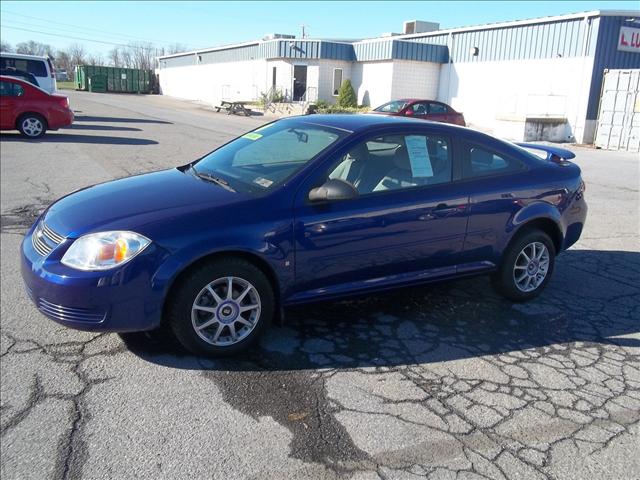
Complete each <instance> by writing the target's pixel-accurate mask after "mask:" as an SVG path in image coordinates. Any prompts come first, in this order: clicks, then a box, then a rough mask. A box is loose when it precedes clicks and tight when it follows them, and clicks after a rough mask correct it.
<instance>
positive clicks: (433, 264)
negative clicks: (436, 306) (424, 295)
mask: <svg viewBox="0 0 640 480" xmlns="http://www.w3.org/2000/svg"><path fill="white" fill-rule="evenodd" d="M452 143H453V142H452V140H451V139H450V138H448V137H443V136H440V135H435V134H431V133H429V131H428V130H423V129H420V130H415V129H414V130H413V131H411V130H409V131H407V129H406V128H405V130H404V131H403V132H390V133H385V134H383V135H373V136H370V137H367V138H363V139H361V140H360V141H356V142H354V143H352V144H351V145H350V146H348V147H347V148H345V150H344V151H342V152H340V153H338V154H337V155H336V156H335V157H334V158H333V159H332V161H331V162H330V163H329V164H325V166H323V167H321V168H319V171H317V174H316V175H312V176H311V178H310V179H308V180H307V182H305V183H304V184H303V185H302V187H301V188H300V189H299V191H298V193H297V196H296V199H295V204H294V217H295V220H294V237H295V248H296V285H297V290H298V291H307V292H315V293H314V294H318V293H324V294H328V295H330V294H332V293H340V292H343V291H352V290H359V289H363V288H367V287H375V286H376V285H379V284H381V283H386V284H388V283H393V282H394V281H397V282H400V283H404V282H406V281H411V280H412V279H421V278H426V277H429V276H438V275H446V274H447V273H453V272H454V271H455V265H456V263H457V261H458V258H457V257H458V255H460V254H461V252H462V249H463V241H464V235H465V232H466V222H467V208H468V197H467V196H466V195H463V194H460V193H459V192H458V190H457V189H456V187H455V185H454V184H453V183H452V182H451V179H452V172H453V159H454V155H453V147H452ZM328 178H332V179H336V178H337V179H339V180H343V181H346V182H349V183H350V184H352V185H353V186H354V187H355V188H356V189H357V190H358V193H359V194H358V196H357V198H355V199H349V200H343V201H327V202H324V203H314V202H311V201H310V200H309V191H310V190H311V189H312V188H313V187H316V186H319V185H321V184H322V183H323V182H324V181H326V180H327V179H328Z"/></svg>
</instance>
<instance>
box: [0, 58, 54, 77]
mask: <svg viewBox="0 0 640 480" xmlns="http://www.w3.org/2000/svg"><path fill="white" fill-rule="evenodd" d="M0 67H1V68H15V69H16V70H22V71H23V72H29V73H30V74H32V75H34V76H36V77H46V76H48V74H47V67H46V65H45V63H44V61H43V60H26V59H24V58H11V57H3V58H2V63H0Z"/></svg>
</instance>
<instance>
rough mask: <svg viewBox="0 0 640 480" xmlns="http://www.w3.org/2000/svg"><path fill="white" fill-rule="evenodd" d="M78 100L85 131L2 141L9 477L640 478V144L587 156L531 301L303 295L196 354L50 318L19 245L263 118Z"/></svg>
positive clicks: (103, 98) (475, 290)
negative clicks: (564, 243)
mask: <svg viewBox="0 0 640 480" xmlns="http://www.w3.org/2000/svg"><path fill="white" fill-rule="evenodd" d="M69 96H70V100H71V104H72V107H73V108H74V109H75V110H77V123H76V125H75V126H74V127H73V128H71V129H65V130H61V131H59V132H52V133H50V134H48V136H47V137H45V138H44V139H42V140H40V141H38V142H27V141H23V140H21V139H20V138H19V137H18V136H17V134H14V133H13V132H11V133H3V134H2V135H1V136H0V138H1V142H0V147H1V163H0V167H1V177H2V191H1V200H2V233H1V240H2V246H1V249H0V254H1V257H0V260H1V274H2V277H1V297H2V302H1V312H0V313H1V323H0V355H1V357H0V374H1V387H2V388H1V390H0V435H1V436H0V476H1V477H2V478H3V479H20V480H22V479H30V478H33V479H43V478H46V479H81V478H82V479H102V478H115V479H120V478H122V479H129V478H153V479H180V478H273V479H279V478H301V479H307V478H329V479H333V478H353V479H358V480H366V479H385V480H391V479H414V478H429V479H474V478H478V479H517V478H526V479H537V478H540V479H544V478H551V479H583V478H611V479H631V478H639V477H640V441H639V439H640V427H639V420H640V282H639V281H638V280H639V278H640V244H639V238H638V237H639V225H638V208H639V197H638V183H639V180H638V165H639V163H638V159H637V157H636V156H635V155H633V154H627V153H623V152H606V151H599V150H593V149H585V148H578V147H575V151H576V153H577V155H578V157H577V163H578V164H579V165H580V166H581V167H582V168H583V177H584V178H585V181H586V183H587V191H586V197H587V202H588V203H589V207H590V211H589V217H588V219H587V225H586V229H585V231H584V233H583V237H582V239H581V240H580V242H579V243H578V244H577V245H576V246H574V247H573V248H572V249H571V250H569V251H568V252H565V253H563V254H562V255H561V256H560V257H559V258H558V261H557V264H556V271H555V273H554V277H553V279H552V280H551V282H550V284H549V286H548V287H547V289H546V291H545V292H544V293H543V294H542V296H541V297H539V298H538V299H536V300H535V301H533V302H530V303H527V304H518V305H514V304H511V303H509V302H507V301H505V300H503V299H502V298H501V297H498V296H497V295H496V294H494V292H493V290H492V288H491V286H490V283H489V281H488V279H486V278H484V277H479V278H474V279H468V280H463V281H457V282H450V283H446V284H441V285H431V286H426V287H420V288H411V289H405V290H399V291H395V292H392V293H388V294H384V295H381V294H376V295H373V296H371V297H362V298H357V299H353V300H350V301H344V302H337V303H323V304H315V305H308V306H305V307H297V308H292V309H289V310H287V322H286V324H285V325H284V326H274V327H272V328H271V329H270V331H269V332H268V334H267V335H266V336H265V337H264V338H263V339H262V341H261V343H260V346H259V347H258V348H256V349H255V350H254V351H253V352H251V353H250V354H248V355H246V356H244V357H241V358H236V359H227V360H209V359H199V358H195V357H193V356H190V355H188V354H186V353H185V352H183V351H182V350H180V348H179V347H177V346H176V345H175V344H174V343H173V342H171V341H170V339H167V338H163V337H161V336H160V335H157V334H152V335H149V334H128V335H123V336H118V335H115V334H90V333H83V332H77V331H73V330H68V329H66V328H64V327H61V326H59V325H57V324H55V323H54V322H52V321H49V320H47V319H46V318H45V317H43V316H42V315H40V314H39V313H38V312H37V310H36V309H35V307H33V306H32V305H31V304H30V302H29V300H28V298H27V296H26V294H25V293H24V292H23V287H22V280H21V278H20V273H19V256H18V250H19V244H20V241H21V238H22V235H23V233H24V231H25V229H26V228H27V227H28V226H29V225H30V224H31V223H32V222H33V220H34V218H35V217H36V216H37V215H38V214H39V212H40V211H42V209H43V208H45V207H46V205H48V204H49V203H50V202H51V201H53V200H54V199H56V198H58V197H60V196H62V195H64V194H66V193H68V192H71V191H73V190H76V189H78V188H81V187H83V186H86V185H89V184H93V183H96V182H100V181H106V180H109V179H112V178H118V177H122V176H126V175H130V174H134V173H138V172H144V171H151V170H157V169H161V168H167V167H171V166H175V165H179V164H183V163H186V162H187V161H189V160H191V159H193V158H196V157H197V156H199V155H202V154H203V153H205V152H207V151H209V150H210V149H212V148H213V147H215V146H216V145H219V144H220V143H222V142H224V141H226V140H228V139H229V138H231V137H233V136H234V135H237V134H239V133H241V132H243V131H246V130H249V129H251V128H254V127H255V126H257V125H259V124H261V123H263V122H264V121H265V120H264V119H262V118H260V117H258V118H251V119H247V118H237V117H233V116H225V115H219V114H213V113H211V112H209V111H207V110H206V109H204V108H203V107H202V106H199V105H195V104H190V103H187V102H181V101H178V100H173V99H169V98H164V97H147V96H125V95H108V94H89V93H84V92H69ZM105 126H107V127H108V128H105Z"/></svg>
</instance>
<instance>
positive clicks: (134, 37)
mask: <svg viewBox="0 0 640 480" xmlns="http://www.w3.org/2000/svg"><path fill="white" fill-rule="evenodd" d="M0 12H2V13H8V14H10V15H17V16H19V17H24V18H30V19H33V20H37V21H40V22H45V23H47V25H31V26H35V27H38V28H43V27H47V26H49V25H48V24H51V23H55V24H57V25H64V26H66V27H73V28H74V29H76V30H85V32H100V33H103V34H104V33H106V34H108V35H109V36H112V37H120V38H124V39H128V38H131V39H134V40H138V41H140V40H142V41H146V42H152V43H160V44H166V45H169V44H170V43H172V42H167V41H166V40H151V39H148V38H142V37H137V36H134V35H127V34H125V33H115V32H110V31H107V30H100V29H97V28H87V27H81V26H79V25H73V24H71V23H64V22H56V21H53V20H48V19H45V18H40V17H34V16H33V15H24V14H22V13H16V12H11V11H9V10H0ZM22 23H24V22H22ZM51 28H55V27H51ZM58 30H62V29H60V28H58ZM85 32H80V33H85ZM174 43H176V42H174Z"/></svg>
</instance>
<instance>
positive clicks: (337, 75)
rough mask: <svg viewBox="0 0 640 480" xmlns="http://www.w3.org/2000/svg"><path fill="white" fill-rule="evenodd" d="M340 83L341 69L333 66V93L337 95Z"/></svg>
mask: <svg viewBox="0 0 640 480" xmlns="http://www.w3.org/2000/svg"><path fill="white" fill-rule="evenodd" d="M341 85H342V69H341V68H334V69H333V95H334V96H336V97H337V96H338V91H339V90H340V86H341Z"/></svg>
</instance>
